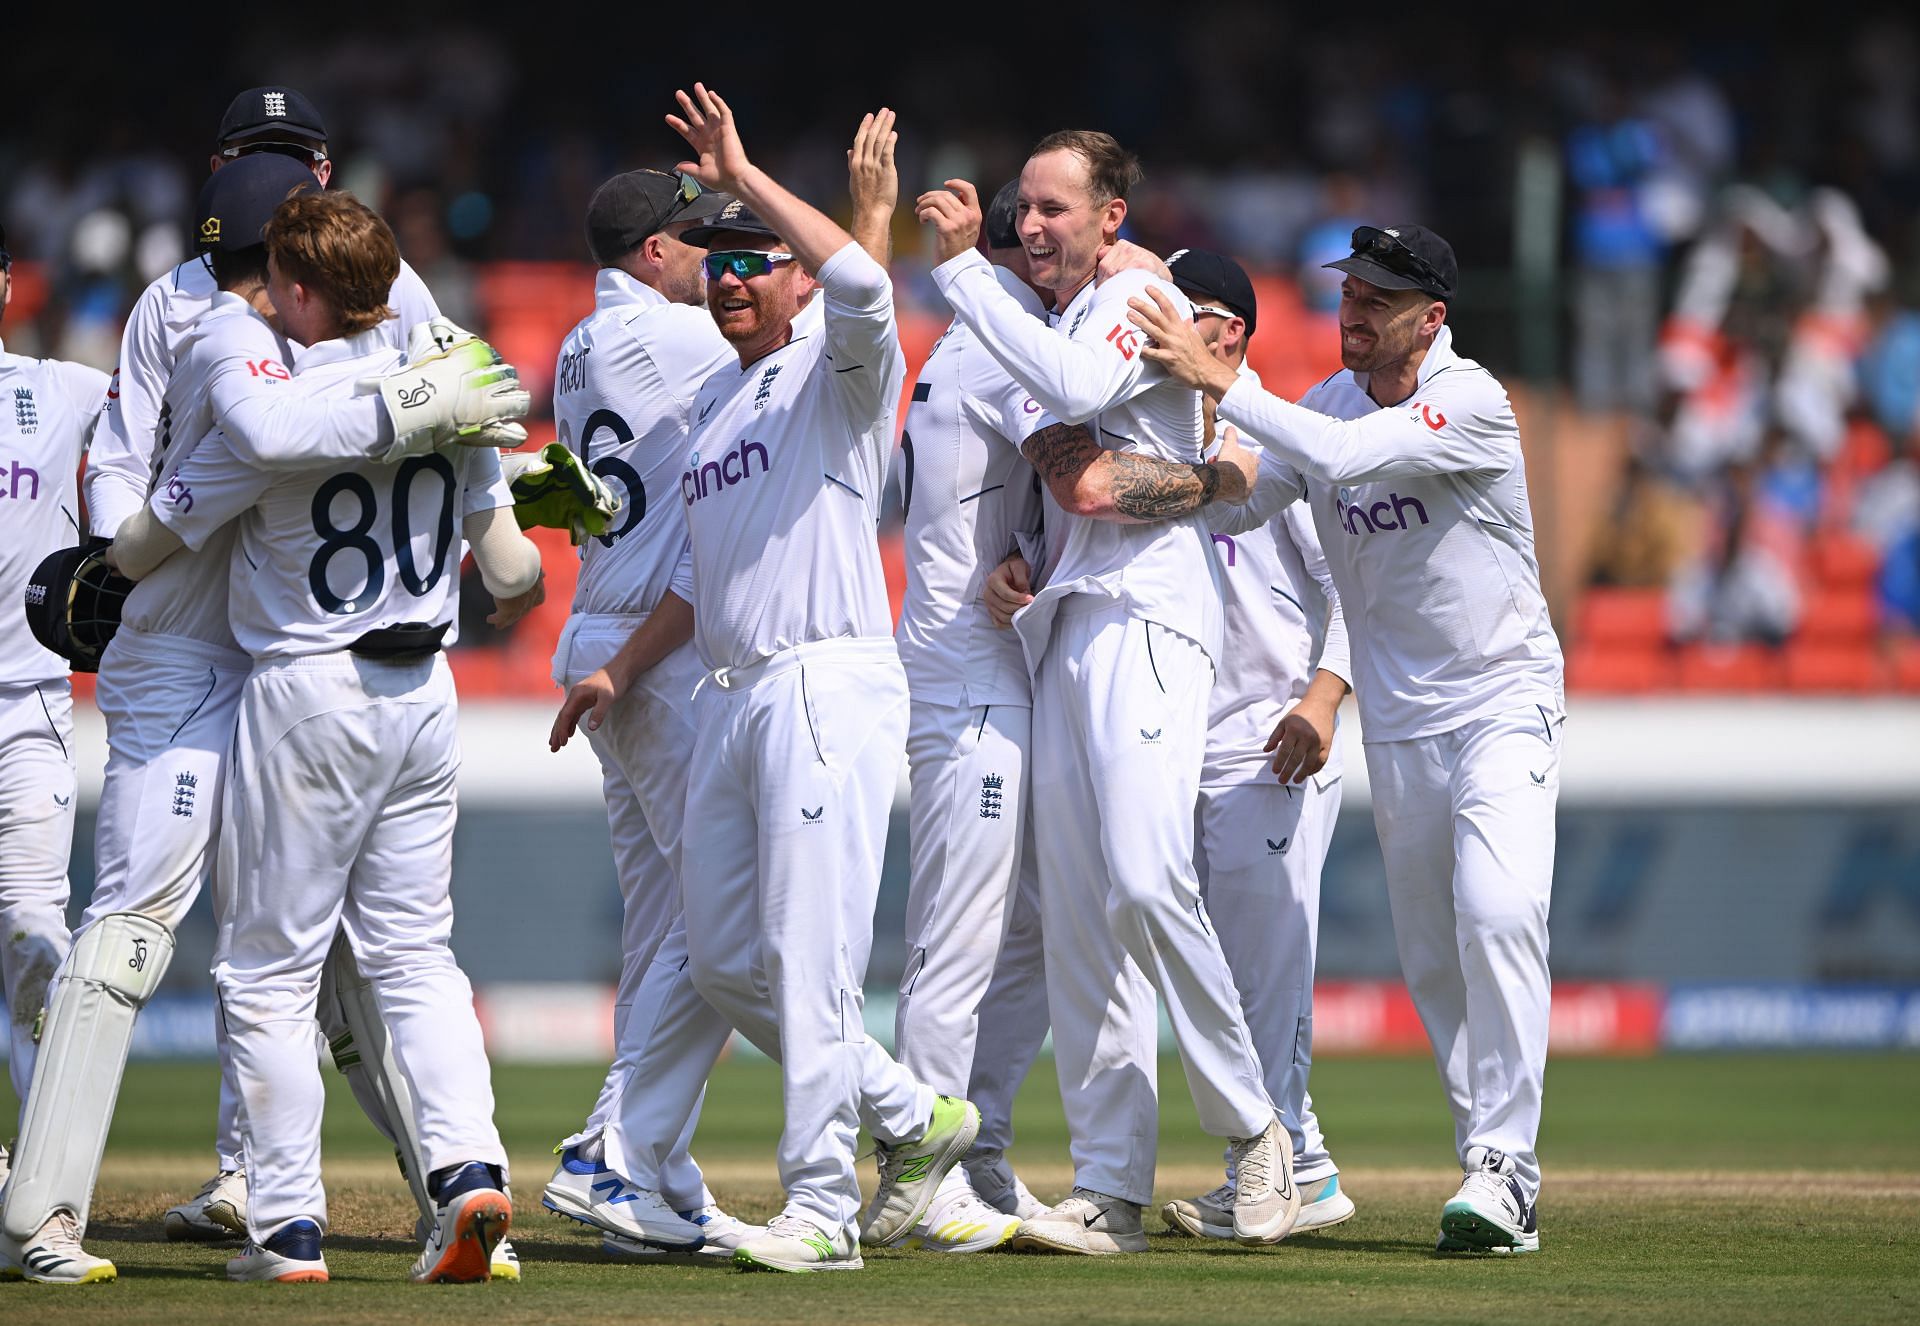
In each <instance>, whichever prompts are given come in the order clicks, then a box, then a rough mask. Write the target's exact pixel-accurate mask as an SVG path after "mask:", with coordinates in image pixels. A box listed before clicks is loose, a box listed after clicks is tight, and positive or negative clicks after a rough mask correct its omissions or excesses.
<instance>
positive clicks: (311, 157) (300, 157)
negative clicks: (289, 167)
mask: <svg viewBox="0 0 1920 1326" xmlns="http://www.w3.org/2000/svg"><path fill="white" fill-rule="evenodd" d="M255 152H271V153H273V154H274V155H275V156H282V157H292V158H293V159H294V160H295V161H299V162H303V163H311V164H317V163H319V162H322V161H325V160H326V159H327V149H326V148H324V147H308V146H307V145H306V144H305V143H280V142H262V143H235V144H234V145H233V146H232V147H223V148H221V149H220V155H221V156H223V157H225V158H226V159H227V160H229V161H234V160H237V159H239V158H240V157H244V156H250V155H251V154H253V153H255Z"/></svg>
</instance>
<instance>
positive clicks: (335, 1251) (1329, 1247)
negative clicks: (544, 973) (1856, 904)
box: [0, 1055, 1920, 1326]
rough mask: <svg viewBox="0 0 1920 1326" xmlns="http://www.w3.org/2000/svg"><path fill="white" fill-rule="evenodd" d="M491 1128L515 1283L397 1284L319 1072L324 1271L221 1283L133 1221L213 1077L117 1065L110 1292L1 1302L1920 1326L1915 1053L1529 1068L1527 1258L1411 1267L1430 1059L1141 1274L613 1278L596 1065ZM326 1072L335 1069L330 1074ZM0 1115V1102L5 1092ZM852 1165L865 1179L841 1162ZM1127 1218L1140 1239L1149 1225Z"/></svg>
mask: <svg viewBox="0 0 1920 1326" xmlns="http://www.w3.org/2000/svg"><path fill="white" fill-rule="evenodd" d="M1161 1080H1162V1096H1163V1098H1164V1117H1163V1120H1162V1124H1163V1127H1162V1141H1161V1165H1160V1194H1161V1197H1162V1199H1164V1198H1167V1197H1172V1196H1180V1195H1187V1194H1190V1193H1193V1192H1199V1191H1204V1190H1205V1189H1207V1188H1209V1187H1211V1186H1212V1185H1213V1184H1214V1183H1215V1182H1217V1181H1218V1179H1217V1171H1216V1169H1215V1168H1214V1158H1215V1156H1216V1154H1217V1152H1216V1149H1215V1147H1214V1145H1213V1144H1212V1143H1211V1141H1210V1140H1209V1139H1207V1138H1205V1137H1204V1136H1203V1135H1201V1134H1200V1133H1199V1131H1198V1129H1197V1128H1196V1127H1195V1126H1194V1123H1193V1119H1192V1110H1191V1107H1190V1105H1189V1104H1188V1103H1187V1100H1186V1092H1185V1089H1184V1084H1183V1082H1182V1080H1181V1077H1180V1073H1179V1068H1178V1064H1177V1063H1175V1062H1173V1061H1168V1062H1167V1063H1165V1064H1163V1065H1162V1072H1161ZM495 1083H496V1091H497V1094H498V1097H499V1109H498V1118H499V1121H500V1124H501V1128H502V1131H503V1133H504V1134H505V1136H506V1137H507V1140H508V1145H509V1146H510V1147H511V1148H512V1149H513V1152H514V1172H515V1174H516V1176H517V1178H518V1182H517V1184H516V1194H515V1195H516V1199H517V1214H518V1218H519V1220H520V1224H519V1226H518V1227H517V1229H516V1233H515V1244H516V1246H517V1247H518V1248H519V1249H520V1254H521V1257H522V1260H523V1261H524V1263H525V1265H526V1278H525V1280H524V1281H523V1282H522V1283H521V1284H518V1285H510V1284H493V1285H481V1286H462V1287H432V1288H429V1287H420V1286H412V1285H408V1284H406V1283H405V1282H404V1276H405V1273H406V1268H407V1265H408V1264H409V1263H410V1262H411V1260H412V1258H413V1256H414V1253H415V1252H416V1251H417V1250H416V1249H415V1248H414V1247H413V1246H412V1244H411V1242H410V1240H409V1231H410V1229H411V1226H412V1222H413V1215H414V1213H413V1208H412V1204H411V1202H410V1201H409V1199H408V1198H407V1197H406V1194H405V1191H404V1189H403V1188H402V1187H401V1185H400V1183H399V1180H398V1177H397V1175H395V1174H394V1173H393V1171H392V1169H391V1165H390V1162H389V1161H387V1160H386V1159H385V1158H384V1157H383V1156H382V1154H381V1152H380V1149H379V1143H378V1140H377V1138H375V1137H374V1135H373V1134H372V1132H371V1130H370V1129H369V1128H368V1126H367V1125H366V1124H365V1123H364V1121H362V1120H360V1119H359V1118H358V1117H357V1115H356V1114H355V1113H354V1108H353V1104H352V1100H351V1097H350V1096H349V1095H348V1093H347V1092H346V1091H345V1089H344V1087H343V1086H342V1087H340V1089H338V1090H335V1091H333V1092H332V1096H331V1099H330V1108H329V1115H328V1135H327V1148H328V1150H327V1155H328V1160H327V1168H328V1182H329V1188H330V1192H331V1195H332V1201H333V1211H332V1218H333V1224H334V1230H335V1232H334V1233H333V1234H332V1235H330V1237H329V1239H328V1244H327V1260H328V1265H329V1267H330V1269H331V1272H332V1275H333V1280H332V1283H330V1284H327V1285H317V1286H305V1285H302V1286H277V1285H249V1286H240V1285H231V1284H228V1283H226V1282H225V1281H224V1280H223V1279H222V1278H221V1267H222V1264H223V1261H224V1258H225V1256H226V1250H222V1249H215V1248H212V1247H205V1246H193V1245H181V1244H171V1245H170V1244H167V1243H165V1242H164V1241H162V1240H161V1238H160V1235H159V1213H160V1211H161V1210H162V1209H163V1208H164V1207H165V1206H167V1205H168V1204H169V1203H171V1202H174V1201H177V1200H179V1199H180V1198H181V1197H183V1196H185V1195H186V1194H188V1193H190V1192H192V1190H193V1189H194V1188H195V1187H197V1186H198V1184H199V1182H200V1181H201V1180H202V1179H203V1178H205V1177H206V1174H207V1173H208V1172H209V1169H208V1166H209V1163H210V1159H211V1155H210V1151H208V1150H207V1147H206V1143H207V1140H208V1139H209V1138H210V1136H211V1127H212V1111H213V1103H214V1091H215V1081H214V1074H213V1072H212V1070H211V1068H210V1067H208V1066H204V1065H178V1066H165V1067H152V1066H148V1067H137V1068H135V1069H133V1070H132V1071H130V1072H129V1073H128V1076H127V1082H126V1087H125V1089H124V1091H123V1093H122V1097H121V1106H120V1111H119V1121H118V1123H117V1125H116V1128H115V1133H114V1137H113V1141H112V1143H111V1145H110V1147H109V1153H108V1161H107V1168H106V1171H105V1173H104V1175H103V1178H102V1184H101V1193H100V1197H99V1199H98V1201H97V1202H96V1203H95V1207H94V1213H93V1219H92V1229H91V1233H90V1236H89V1245H90V1246H91V1247H92V1248H93V1250H94V1251H95V1252H97V1253H99V1254H101V1255H105V1256H109V1257H112V1258H114V1260H115V1261H116V1262H117V1263H118V1264H119V1267H120V1275H121V1278H120V1280H119V1282H118V1283H116V1284H112V1285H104V1286H90V1287H83V1288H78V1289H50V1288H44V1287H39V1286H22V1285H0V1319H4V1320H7V1321H20V1322H36V1323H37V1322H68V1321H103V1322H105V1321H115V1322H118V1321H126V1322H136V1321H139V1322H144V1321H160V1320H166V1321H173V1322H183V1321H187V1322H193V1323H195V1326H200V1324H201V1323H207V1324H208V1326H212V1324H213V1323H224V1322H241V1321H246V1322H250V1323H262V1322H281V1321H330V1322H407V1323H428V1322H439V1321H461V1322H491V1321H514V1322H523V1321H554V1322H566V1323H586V1322H619V1323H626V1324H630V1326H637V1324H638V1323H647V1322H668V1323H695V1322H698V1323H707V1322H770V1323H783V1324H784V1323H794V1322H810V1321H824V1322H832V1323H835V1326H855V1324H856V1323H868V1322H872V1323H894V1322H903V1323H929V1324H939V1326H945V1324H947V1323H955V1324H958V1323H972V1322H981V1323H991V1324H992V1326H1018V1324H1020V1323H1029V1322H1031V1323H1049V1324H1052V1323H1059V1322H1062V1321H1075V1322H1087V1321H1092V1322H1100V1323H1119V1322H1132V1321H1142V1322H1148V1321H1152V1322H1163V1321H1173V1322H1184V1321H1206V1322H1213V1323H1235V1322H1243V1321H1244V1322H1252V1321H1279V1320H1289V1321H1313V1322H1321V1321H1330V1320H1339V1321H1344V1320H1354V1321H1359V1320H1366V1321H1381V1320H1391V1321H1401V1320H1405V1321H1467V1320H1491V1321H1497V1320H1509V1321H1511V1320H1537V1321H1554V1322H1561V1321H1615V1320H1635V1321H1646V1320H1655V1321H1701V1322H1713V1321H1726V1322H1739V1323H1742V1326H1750V1324H1751V1323H1757V1322H1765V1321H1805V1320H1820V1321H1836V1322H1853V1321H1861V1322H1877V1321H1887V1322H1896V1321H1901V1322H1911V1321H1914V1320H1916V1319H1920V1105H1917V1104H1916V1102H1920V1056H1917V1055H1906V1056H1898V1057H1894V1056H1871V1057H1869V1056H1820V1057H1786V1056H1778V1057H1776V1056H1767V1057H1757V1056H1740V1057H1684V1058H1666V1059H1657V1060H1649V1061H1640V1062H1607V1061H1579V1060H1572V1061H1564V1062H1560V1061H1556V1062H1555V1063H1554V1064H1553V1065H1552V1067H1551V1068H1550V1070H1549V1073H1548V1078H1547V1093H1548V1094H1547V1123H1546V1129H1545V1136H1544V1137H1543V1139H1542V1146H1541V1151H1542V1156H1543V1158H1544V1160H1545V1162H1546V1165H1547V1175H1548V1188H1547V1191H1546V1193H1545V1195H1544V1197H1543V1200H1542V1203H1541V1230H1542V1242H1543V1245H1544V1246H1543V1249H1542V1251H1541V1253H1540V1254H1538V1255H1537V1256H1528V1257H1522V1258H1498V1259H1496V1258H1472V1259H1463V1258H1452V1257H1449V1258H1438V1257H1435V1256H1434V1255H1433V1253H1432V1246H1433V1238H1434V1233H1435V1221H1436V1220H1437V1217H1438V1214H1439V1209H1440V1205H1441V1203H1442V1202H1443V1201H1444V1200H1445V1199H1446V1198H1447V1197H1448V1196H1449V1195H1451V1192H1452V1189H1453V1186H1454V1184H1455V1183H1457V1181H1458V1180H1457V1177H1456V1176H1455V1174H1454V1173H1453V1172H1452V1171H1451V1170H1450V1168H1449V1164H1448V1158H1449V1154H1450V1133H1451V1128H1450V1125H1449V1124H1448V1122H1447V1120H1446V1118H1445V1114H1444V1111H1443V1110H1442V1108H1441V1104H1440V1099H1439V1089H1438V1087H1437V1085H1436V1083H1435V1080H1434V1077H1433V1072H1432V1068H1431V1066H1430V1065H1429V1064H1428V1063H1427V1062H1425V1061H1424V1060H1422V1061H1412V1060H1404V1061H1403V1060H1330V1061H1327V1062H1325V1063H1323V1064H1320V1065H1317V1066H1316V1067H1315V1069H1314V1097H1315V1101H1316V1104H1317V1105H1318V1106H1319V1107H1320V1111H1321V1116H1322V1118H1323V1120H1324V1121H1325V1123H1326V1127H1327V1132H1328V1136H1329V1139H1330V1141H1331V1143H1332V1146H1333V1149H1334V1155H1335V1157H1336V1159H1338V1160H1339V1161H1340V1163H1341V1165H1342V1170H1343V1178H1344V1181H1345V1183H1346V1186H1347V1188H1348V1191H1349V1192H1350V1193H1351V1194H1352V1196H1353V1197H1354V1200H1355V1201H1356V1203H1357V1204H1358V1206H1359V1213H1358V1215H1356V1216H1355V1218H1354V1219H1353V1220H1352V1221H1350V1222H1349V1223H1347V1224H1346V1225H1343V1226H1340V1227H1338V1228H1336V1229H1333V1230H1329V1231H1327V1232H1325V1233H1324V1234H1319V1235H1308V1236H1303V1237H1300V1238H1297V1239H1292V1240H1289V1241H1288V1242H1287V1243H1285V1244H1284V1245H1282V1246H1280V1247H1278V1248H1275V1249H1270V1250H1261V1251H1250V1250H1246V1249H1241V1248H1237V1247H1231V1246H1225V1245H1218V1244H1204V1245H1203V1244H1196V1243H1195V1242H1193V1241H1192V1240H1187V1239H1180V1238H1176V1237H1172V1236H1161V1237H1156V1238H1155V1239H1154V1247H1153V1250H1152V1251H1151V1252H1150V1253H1147V1254H1145V1255H1143V1256H1138V1257H1128V1258H1111V1259H1075V1258H1053V1257H1040V1256H1027V1255H1015V1254H991V1255H985V1256H978V1257H970V1258H953V1257H941V1256H938V1255H935V1254H930V1253H924V1252H883V1253H878V1254H869V1256H868V1258H867V1270H866V1271H864V1272H861V1273H856V1274H848V1275H831V1276H812V1277H798V1276H775V1275H768V1274H749V1273H741V1272H736V1271H734V1270H733V1269H731V1268H730V1267H727V1266H725V1265H706V1264H701V1265H693V1264H686V1263H680V1264H664V1263H656V1264H651V1265H636V1264H631V1263H627V1264H609V1263H607V1262H605V1261H604V1260H602V1259H601V1257H600V1256H599V1253H598V1245H597V1241H596V1240H595V1239H594V1238H593V1237H592V1236H591V1235H589V1234H588V1233H587V1231H586V1230H585V1229H584V1228H582V1227H580V1226H578V1225H574V1224H572V1223H571V1222H567V1221H562V1220H559V1219H557V1218H554V1217H552V1216H550V1215H548V1214H547V1213H546V1212H545V1211H544V1210H542V1209H541V1207H540V1205H539V1189H540V1185H541V1184H542V1183H543V1182H544V1180H545V1178H546V1175H547V1174H548V1173H549V1172H550V1168H551V1164H552V1161H551V1158H550V1157H548V1156H547V1155H546V1154H545V1151H544V1148H545V1147H547V1146H549V1145H551V1144H552V1143H553V1142H554V1141H556V1140H558V1139H559V1138H560V1137H561V1136H563V1135H565V1133H566V1132H567V1131H569V1130H570V1129H571V1128H572V1127H573V1126H574V1119H575V1116H576V1114H577V1113H578V1112H580V1111H583V1110H584V1109H586V1108H587V1106H588V1105H589V1104H590V1103H591V1100H592V1097H593V1094H594V1090H595V1088H596V1086H597V1075H596V1074H595V1073H594V1072H593V1071H592V1070H591V1069H573V1068H567V1069H531V1068H516V1069H502V1070H500V1071H498V1072H497V1073H496V1076H495ZM335 1085H338V1084H337V1082H335V1083H330V1088H331V1087H332V1086H335ZM778 1102H779V1085H778V1079H777V1076H776V1074H775V1072H774V1070H773V1069H772V1068H770V1067H769V1066H768V1065H766V1064H764V1063H755V1062H737V1063H730V1064H727V1065H725V1066H723V1069H722V1072H721V1075H720V1076H719V1077H718V1078H717V1079H716V1081H715V1082H714V1084H713V1088H712V1090H711V1091H710V1092H709V1095H708V1107H707V1112H706V1115H705V1118H704V1119H703V1122H702V1126H701V1133H700V1137H699V1141H698V1145H697V1149H696V1154H697V1155H698V1156H699V1157H700V1159H701V1160H702V1162H703V1163H704V1164H705V1165H706V1167H707V1170H708V1174H709V1181H710V1183H711V1185H712V1186H713V1188H714V1189H715V1190H716V1192H717V1193H718V1194H719V1195H720V1197H721V1199H722V1200H723V1202H725V1203H726V1204H727V1205H728V1206H729V1207H730V1208H732V1209H734V1210H736V1211H737V1212H739V1213H740V1214H743V1215H748V1216H757V1217H762V1218H764V1217H765V1216H766V1215H768V1214H770V1213H771V1212H772V1210H773V1209H774V1206H775V1203H776V1202H777V1201H778V1198H779V1191H778V1187H777V1184H776V1181H775V1177H774V1172H773V1168H772V1163H771V1159H770V1156H771V1143H772V1139H773V1136H774V1133H775V1131H776V1130H777V1128H778V1126H779V1112H778ZM0 1107H4V1108H11V1102H10V1101H0ZM1017 1122H1018V1125H1019V1129H1020V1146H1019V1149H1018V1152H1017V1156H1016V1158H1017V1160H1018V1162H1019V1165H1020V1169H1021V1172H1022V1173H1023V1175H1025V1176H1026V1177H1027V1179H1028V1181H1029V1182H1030V1183H1031V1184H1032V1185H1033V1186H1034V1188H1035V1189H1036V1190H1037V1191H1039V1192H1040V1193H1041V1195H1042V1196H1043V1197H1044V1196H1054V1195H1057V1194H1059V1193H1061V1192H1063V1191H1064V1190H1065V1187H1066V1185H1067V1184H1068V1182H1069V1179H1070V1176H1069V1173H1068V1170H1067V1168H1066V1166H1065V1138H1064V1131H1063V1128H1062V1126H1061V1124H1060V1122H1059V1115H1058V1109H1057V1104H1056V1101H1055V1095H1054V1091H1053V1083H1052V1080H1051V1071H1050V1065H1048V1064H1045V1063H1043V1065H1042V1069H1041V1071H1040V1072H1038V1073H1036V1074H1035V1077H1034V1080H1033V1081H1031V1082H1029V1084H1028V1087H1027V1090H1026V1092H1025V1093H1024V1095H1023V1096H1022V1099H1021V1105H1020V1110H1019V1114H1018V1119H1017ZM863 1170H864V1171H865V1172H866V1174H867V1175H868V1177H869V1180H870V1177H871V1162H870V1161H869V1162H866V1163H865V1164H864V1165H863ZM1148 1224H1149V1229H1158V1228H1159V1221H1158V1219H1157V1217H1151V1216H1150V1217H1149V1221H1148Z"/></svg>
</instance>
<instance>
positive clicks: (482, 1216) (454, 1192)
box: [407, 1162, 513, 1284]
mask: <svg viewBox="0 0 1920 1326" xmlns="http://www.w3.org/2000/svg"><path fill="white" fill-rule="evenodd" d="M440 1173H441V1174H442V1175H444V1177H443V1178H441V1179H440V1180H439V1181H438V1182H436V1183H433V1184H432V1185H431V1187H432V1190H433V1196H434V1200H435V1201H436V1202H437V1203H438V1206H437V1207H436V1209H435V1211H434V1221H433V1233H432V1234H430V1235H429V1236H428V1237H427V1245H426V1247H424V1248H422V1249H421V1250H420V1256H419V1258H418V1259H417V1260H415V1262H414V1263H413V1269H412V1270H411V1271H409V1272H408V1273H407V1278H408V1279H410V1280H412V1281H413V1282H414V1283H415V1284H473V1283H478V1282H483V1281H486V1280H490V1279H492V1278H493V1252H494V1249H495V1248H496V1247H497V1246H499V1243H500V1240H501V1239H503V1238H505V1237H506V1233H507V1229H508V1227H509V1226H511V1225H512V1224H513V1201H512V1199H510V1198H509V1197H508V1196H507V1195H506V1193H504V1192H502V1191H501V1190H500V1172H499V1171H498V1170H496V1169H495V1168H494V1167H493V1166H491V1165H483V1164H480V1163H478V1162H469V1163H468V1164H465V1165H459V1166H455V1167H453V1168H452V1171H451V1172H450V1173H449V1172H447V1171H444V1170H443V1171H440Z"/></svg>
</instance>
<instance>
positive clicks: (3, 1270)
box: [0, 1210, 119, 1285]
mask: <svg viewBox="0 0 1920 1326" xmlns="http://www.w3.org/2000/svg"><path fill="white" fill-rule="evenodd" d="M118 1274H119V1272H118V1271H117V1270H115V1269H114V1265H113V1263H112V1262H110V1261H108V1260H107V1259H106V1258H104V1257H95V1256H92V1255H90V1254H89V1253H88V1252H87V1250H86V1249H85V1248H83V1247H81V1246H80V1222H79V1220H78V1219H76V1218H75V1217H74V1214H73V1212H71V1211H66V1210H60V1211H55V1212H54V1213H53V1214H52V1215H50V1216H48V1217H47V1222H46V1223H45V1224H44V1225H42V1226H40V1228H39V1230H38V1231H37V1232H36V1233H35V1234H34V1236H33V1237H32V1238H30V1239H28V1240H27V1241H26V1242H25V1243H15V1242H14V1241H13V1240H12V1239H10V1238H8V1237H7V1236H6V1235H5V1234H0V1280H31V1281H32V1282H33V1283H34V1284H38V1285H98V1284H105V1283H106V1282H107V1281H109V1280H112V1279H113V1278H115V1277H116V1276H117V1275H118Z"/></svg>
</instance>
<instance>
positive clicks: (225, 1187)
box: [165, 1169, 247, 1243]
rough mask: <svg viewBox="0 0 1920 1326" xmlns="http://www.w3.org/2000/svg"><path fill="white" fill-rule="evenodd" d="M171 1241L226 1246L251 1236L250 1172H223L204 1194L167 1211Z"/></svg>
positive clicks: (203, 1188) (202, 1189)
mask: <svg viewBox="0 0 1920 1326" xmlns="http://www.w3.org/2000/svg"><path fill="white" fill-rule="evenodd" d="M165 1219H166V1228H167V1238H168V1240H169V1241H171V1242H174V1243H178V1242H181V1241H182V1240H187V1241H191V1242H194V1243H224V1242H226V1241H227V1240H228V1239H243V1238H245V1237H246V1236H247V1172H246V1171H245V1170H244V1169H223V1170H221V1171H220V1172H219V1173H218V1174H216V1175H214V1176H213V1177H212V1178H210V1179H208V1180H207V1181H206V1182H205V1183H204V1184H202V1185H201V1187H200V1191H199V1192H197V1193H195V1194H194V1195H193V1196H192V1197H191V1198H189V1199H188V1200H186V1201H184V1202H182V1203H180V1205H178V1206H170V1207H168V1208H167V1214H166V1217H165Z"/></svg>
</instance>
